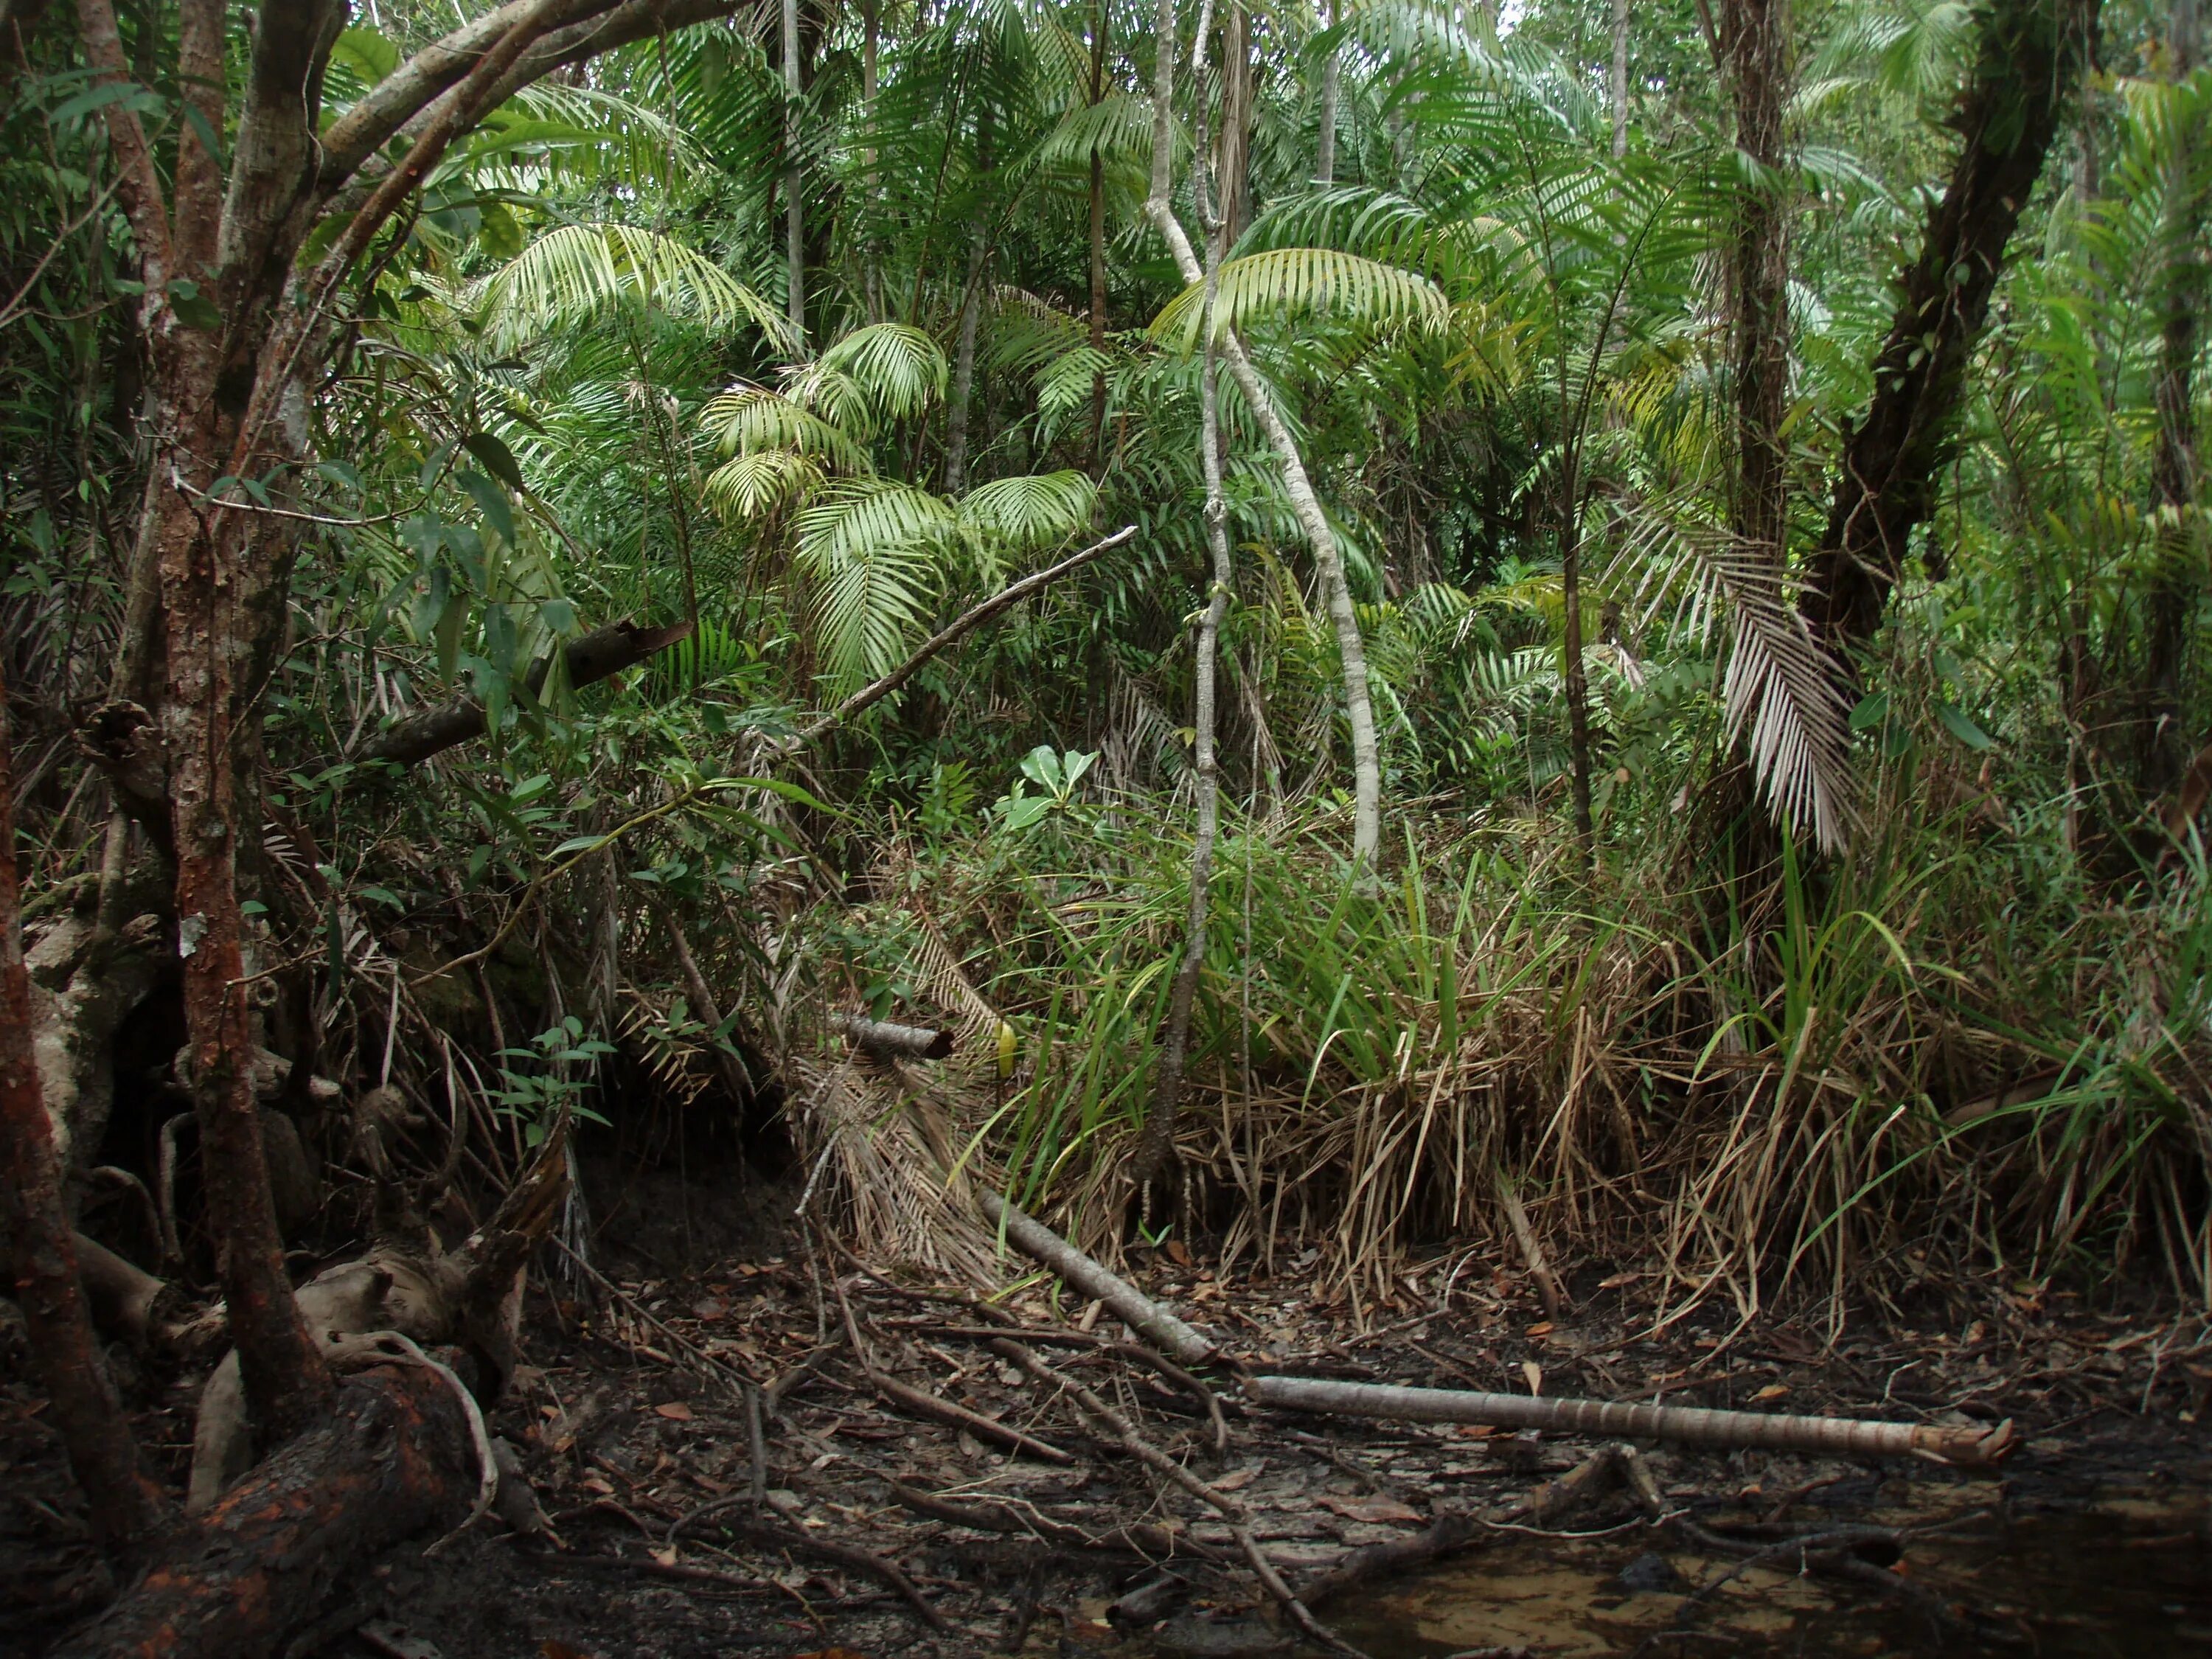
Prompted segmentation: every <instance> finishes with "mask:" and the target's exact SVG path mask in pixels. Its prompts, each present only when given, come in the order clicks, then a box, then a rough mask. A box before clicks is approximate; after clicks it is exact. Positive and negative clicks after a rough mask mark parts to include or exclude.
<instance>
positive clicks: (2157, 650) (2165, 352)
mask: <svg viewBox="0 0 2212 1659" xmlns="http://www.w3.org/2000/svg"><path fill="white" fill-rule="evenodd" d="M2201 57H2202V47H2201V42H2200V40H2199V36H2198V21H2197V0H2173V11H2172V17H2171V19H2170V20H2169V21H2168V24H2167V33H2166V58H2167V69H2168V72H2169V73H2170V75H2171V76H2172V79H2173V80H2174V81H2175V82H2182V81H2185V80H2187V79H2188V78H2189V77H2190V76H2192V75H2193V74H2195V73H2196V70H2197V64H2198V63H2199V62H2200V60H2201ZM2201 127H2202V123H2201V121H2200V120H2199V119H2198V118H2197V115H2196V112H2194V111H2193V110H2192V111H2191V112H2188V113H2186V114H2184V115H2181V116H2180V117H2179V125H2178V126H2177V129H2176V131H2174V133H2173V135H2172V146H2173V154H2172V156H2171V158H2170V159H2169V161H2168V165H2167V172H2166V205H2165V220H2166V222H2165V243H2166V247H2165V264H2166V269H2165V271H2164V273H2163V279H2164V280H2163V286H2164V289H2165V292H2164V295H2162V301H2163V306H2162V309H2163V312H2164V315H2163V317H2162V318H2161V319H2160V329H2159V368H2158V384H2157V387H2156V391H2155V398H2156V402H2157V404H2158V415H2159V422H2158V449H2157V453H2156V454H2155V456H2154V459H2153V462H2152V466H2151V495H2152V502H2151V505H2152V507H2153V509H2154V513H2155V514H2156V523H2157V530H2156V535H2157V549H2158V558H2157V568H2156V573H2155V574H2154V577H2153V579H2152V581H2151V587H2150V592H2149V595H2148V600H2147V603H2146V609H2147V611H2148V618H2147V620H2148V629H2147V638H2146V641H2145V649H2144V661H2143V698H2142V702H2143V708H2142V734H2141V739H2140V742H2139V744H2138V756H2139V761H2138V763H2139V767H2140V775H2141V781H2142V788H2143V790H2144V793H2147V794H2157V793H2162V792H2164V791H2166V790H2167V789H2169V788H2171V787H2172V786H2173V783H2174V781H2175V780H2176V779H2177V778H2179V776H2180V775H2181V767H2182V761H2183V758H2184V756H2185V752H2186V751H2185V747H2184V745H2183V743H2182V731H2181V721H2182V716H2183V708H2182V680H2183V677H2184V675H2185V673H2186V672H2187V670H2188V665H2189V655H2190V650H2189V647H2190V639H2191V632H2192V630H2191V623H2192V622H2193V621H2194V620H2195V618H2196V616H2197V606H2198V604H2199V602H2200V600H2201V599H2202V598H2203V588H2204V572H2203V560H2202V557H2201V555H2200V551H2199V550H2200V549H2201V548H2202V546H2203V532H2202V530H2201V528H2200V526H2198V524H2197V514H2196V507H2197V404H2196V399H2195V388H2194V386H2193V384H2192V374H2193V372H2194V370H2195V368H2196V366H2197V346H2198V343H2199V337H2200V334H2201V331H2202V329H2203V315H2204V298H2205V250H2204V232H2205V205H2206V204H2205V191H2204V187H2203V180H2202V179H2201V178H2200V177H2199V174H2200V172H2201V170H2202V168H2203V165H2204V163H2203V157H2202V155H2201V147H2202V138H2203V134H2202V131H2201Z"/></svg>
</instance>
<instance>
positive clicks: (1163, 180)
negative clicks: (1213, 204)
mask: <svg viewBox="0 0 2212 1659" xmlns="http://www.w3.org/2000/svg"><path fill="white" fill-rule="evenodd" d="M1154 34H1155V46H1154V57H1153V70H1152V192H1151V194H1150V195H1149V196H1147V197H1146V200H1145V215H1146V217H1147V218H1149V219H1150V220H1151V221H1152V223H1153V225H1154V227H1155V228H1157V229H1158V231H1159V233H1160V235H1161V237H1162V239H1163V240H1165V241H1166V243H1167V245H1168V251H1169V252H1170V253H1171V254H1173V255H1174V257H1175V262H1176V270H1177V271H1178V272H1179V273H1181V275H1182V280H1183V281H1184V282H1185V283H1200V282H1203V281H1204V280H1205V277H1206V272H1205V269H1204V267H1203V266H1201V265H1200V264H1199V259H1198V254H1197V252H1196V251H1195V250H1194V249H1193V248H1192V246H1191V243H1190V238H1189V236H1188V234H1185V232H1184V230H1183V228H1182V222H1181V221H1179V220H1178V219H1177V218H1176V215H1175V208H1174V205H1173V204H1172V203H1171V202H1170V199H1169V189H1170V185H1169V179H1168V173H1169V167H1170V158H1171V157H1172V155H1173V154H1174V116H1173V114H1172V112H1171V110H1170V105H1171V103H1172V101H1173V100H1174V96H1175V41H1176V27H1175V3H1174V0H1159V5H1158V10H1157V12H1156V14H1155V17H1154ZM1220 349H1221V355H1222V357H1223V358H1224V360H1225V361H1226V362H1227V363H1228V365H1229V373H1230V375H1231V378H1232V379H1233V380H1235V381H1236V382H1237V390H1238V391H1240V392H1243V394H1244V400H1245V401H1246V403H1248V404H1250V405H1251V408H1252V412H1253V414H1254V415H1255V416H1257V417H1258V419H1259V422H1260V426H1261V430H1262V431H1264V432H1265V433H1266V434H1267V445H1268V447H1269V448H1271V449H1273V451H1274V452H1275V459H1276V460H1277V461H1278V463H1279V465H1281V467H1282V469H1283V492H1284V494H1285V495H1288V496H1289V497H1290V501H1291V510H1292V511H1293V512H1294V513H1296V514H1297V520H1298V527H1299V528H1300V530H1302V531H1303V532H1304V533H1305V538H1306V542H1307V544H1308V545H1309V546H1310V548H1311V549H1312V550H1313V558H1314V567H1315V568H1316V571H1317V572H1318V573H1319V574H1320V577H1321V586H1322V597H1323V599H1325V600H1326V601H1327V603H1328V614H1329V620H1330V622H1331V623H1332V624H1333V625H1334V629H1335V633H1336V646H1337V654H1338V656H1339V658H1340V659H1341V662H1342V664H1343V674H1344V704H1345V715H1346V723H1347V724H1348V725H1349V726H1350V727H1351V736H1352V865H1353V867H1354V869H1355V870H1356V871H1358V872H1362V878H1363V879H1364V878H1365V877H1366V875H1367V874H1369V873H1371V872H1372V869H1373V866H1374V862H1375V857H1376V849H1377V848H1378V846H1379V845H1380V843H1381V840H1382V828H1381V826H1382V798H1383V768H1382V760H1381V751H1380V749H1379V748H1378V746H1377V744H1376V738H1375V711H1374V706H1373V704H1372V702H1371V701H1370V698H1369V696H1368V691H1367V651H1366V647H1365V644H1364V641H1362V640H1361V638H1360V635H1359V615H1358V611H1357V610H1356V609H1355V608H1354V607H1353V605H1352V590H1351V588H1350V586H1347V585H1346V581H1345V579H1344V561H1343V560H1342V559H1341V558H1340V556H1338V553H1337V548H1336V532H1334V531H1333V530H1331V529H1330V528H1329V523H1328V514H1327V513H1324V512H1323V511H1322V505H1321V500H1320V497H1319V496H1317V495H1315V493H1314V487H1313V481H1312V479H1311V478H1310V477H1308V476H1307V473H1306V466H1305V460H1304V457H1302V456H1301V455H1300V454H1299V453H1298V446H1297V440H1296V439H1295V438H1293V437H1292V436H1291V429H1290V428H1289V427H1288V426H1287V425H1286V424H1285V422H1284V420H1283V417H1282V416H1281V414H1280V412H1279V411H1278V410H1277V409H1276V408H1275V403H1274V399H1273V398H1272V397H1270V396H1269V395H1268V392H1267V387H1266V386H1265V385H1263V384H1262V383H1261V380H1260V375H1259V372H1258V371H1257V370H1256V369H1255V368H1253V367H1252V360H1251V357H1250V356H1249V354H1247V352H1246V351H1245V349H1244V343H1243V339H1242V338H1241V337H1239V336H1238V334H1237V331H1236V329H1235V328H1233V327H1231V328H1227V329H1225V330H1223V331H1221V343H1220Z"/></svg>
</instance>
